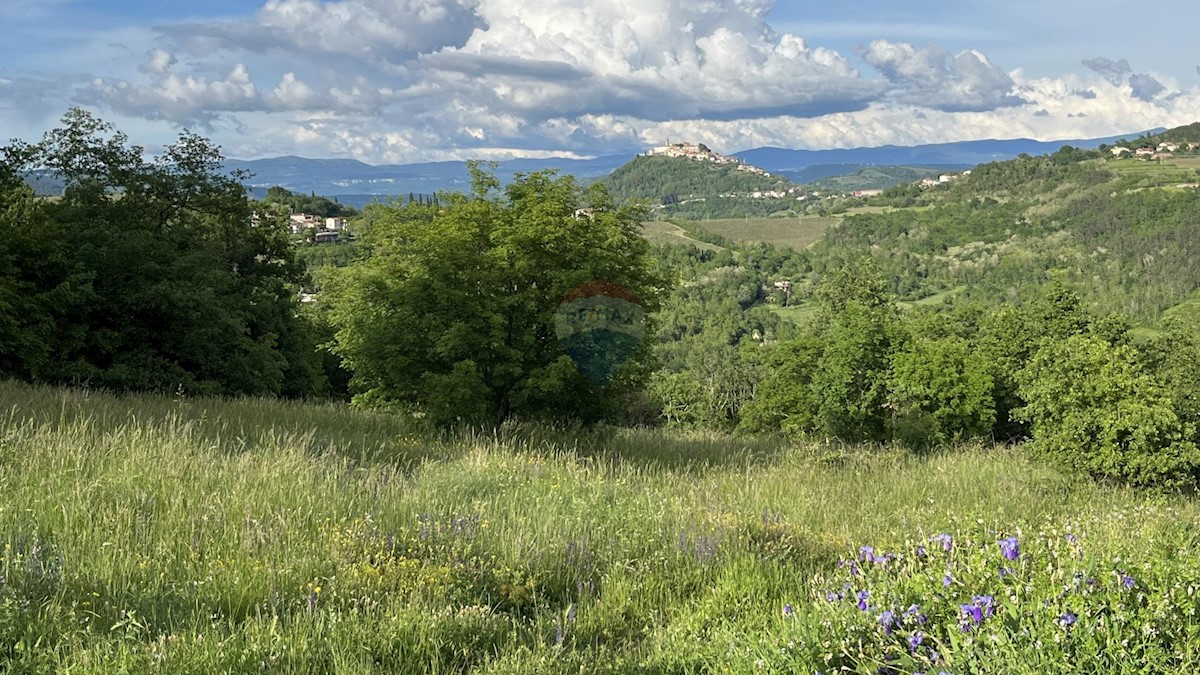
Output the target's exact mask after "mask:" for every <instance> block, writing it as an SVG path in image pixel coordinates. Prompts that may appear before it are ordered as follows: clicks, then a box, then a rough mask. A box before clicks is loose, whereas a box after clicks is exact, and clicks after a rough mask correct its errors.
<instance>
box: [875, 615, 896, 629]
mask: <svg viewBox="0 0 1200 675" xmlns="http://www.w3.org/2000/svg"><path fill="white" fill-rule="evenodd" d="M879 625H881V626H883V632H884V633H885V634H887V635H891V634H892V628H893V627H894V626H895V625H896V615H895V614H893V613H892V612H891V611H885V612H883V613H882V614H880V615H879Z"/></svg>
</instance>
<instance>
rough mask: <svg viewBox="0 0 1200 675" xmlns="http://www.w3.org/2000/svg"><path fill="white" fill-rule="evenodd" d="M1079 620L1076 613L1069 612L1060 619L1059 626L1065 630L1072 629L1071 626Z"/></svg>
mask: <svg viewBox="0 0 1200 675" xmlns="http://www.w3.org/2000/svg"><path fill="white" fill-rule="evenodd" d="M1078 620H1079V617H1078V616H1077V615H1076V614H1075V612H1072V611H1070V610H1068V611H1067V613H1066V614H1063V615H1062V616H1060V617H1058V625H1060V626H1062V627H1063V628H1070V627H1071V626H1074V625H1075V622H1076V621H1078Z"/></svg>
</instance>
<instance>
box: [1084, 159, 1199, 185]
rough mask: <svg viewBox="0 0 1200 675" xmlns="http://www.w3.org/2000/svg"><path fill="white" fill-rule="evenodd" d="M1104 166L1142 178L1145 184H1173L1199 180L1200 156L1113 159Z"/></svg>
mask: <svg viewBox="0 0 1200 675" xmlns="http://www.w3.org/2000/svg"><path fill="white" fill-rule="evenodd" d="M1105 167H1106V168H1108V169H1110V170H1112V171H1115V172H1116V173H1117V174H1118V175H1120V176H1122V177H1135V178H1139V179H1142V180H1143V181H1144V182H1145V183H1146V184H1147V186H1167V187H1170V186H1173V185H1176V184H1179V183H1192V182H1197V181H1200V156H1180V157H1175V158H1172V159H1167V160H1162V161H1159V160H1141V159H1113V160H1109V161H1108V162H1107V163H1106V164H1105Z"/></svg>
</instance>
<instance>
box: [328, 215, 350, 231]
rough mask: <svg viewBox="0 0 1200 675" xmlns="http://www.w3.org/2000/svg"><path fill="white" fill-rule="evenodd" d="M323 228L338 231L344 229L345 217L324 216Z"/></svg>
mask: <svg viewBox="0 0 1200 675" xmlns="http://www.w3.org/2000/svg"><path fill="white" fill-rule="evenodd" d="M325 229H326V230H329V231H330V232H339V231H342V230H345V229H346V219H345V218H326V219H325Z"/></svg>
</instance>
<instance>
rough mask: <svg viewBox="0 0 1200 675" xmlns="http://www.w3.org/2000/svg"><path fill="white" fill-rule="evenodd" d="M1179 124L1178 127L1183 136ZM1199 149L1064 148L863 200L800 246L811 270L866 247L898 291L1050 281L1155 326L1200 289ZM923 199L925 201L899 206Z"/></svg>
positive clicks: (926, 293)
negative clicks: (860, 209) (1131, 152)
mask: <svg viewBox="0 0 1200 675" xmlns="http://www.w3.org/2000/svg"><path fill="white" fill-rule="evenodd" d="M1188 133H1189V132H1188V131H1186V130H1185V131H1179V132H1177V133H1176V134H1175V135H1186V134H1188ZM1197 183H1200V154H1192V153H1184V152H1179V153H1175V155H1174V156H1172V157H1169V158H1163V159H1160V160H1155V161H1146V160H1138V159H1117V158H1113V157H1111V156H1110V155H1109V154H1108V153H1104V152H1100V151H1095V150H1079V149H1071V150H1068V149H1063V150H1060V151H1058V152H1056V153H1054V154H1052V155H1047V156H1041V157H1022V158H1018V159H1013V160H1007V161H1003V162H990V163H986V164H982V165H980V166H977V167H975V169H974V170H973V171H972V172H971V174H970V175H966V176H962V177H961V178H959V179H958V180H955V181H952V182H951V183H948V184H945V185H939V186H937V187H933V188H929V189H921V188H919V187H918V186H915V185H904V186H900V187H897V188H894V189H892V190H889V191H888V192H886V193H885V194H884V195H883V197H881V198H879V199H876V200H872V203H877V204H878V205H879V206H891V207H901V208H899V210H896V211H893V212H890V213H889V212H882V211H883V209H879V210H880V212H877V213H864V214H861V215H853V216H848V217H846V218H845V219H843V220H842V222H841V224H840V225H839V226H837V227H833V228H831V229H829V230H828V231H827V232H826V234H825V236H824V237H823V238H822V240H821V241H819V242H817V243H816V244H815V245H814V246H812V247H811V248H809V249H808V250H806V251H804V255H805V256H807V258H808V262H807V263H806V264H807V267H808V268H809V269H810V270H811V274H812V275H813V278H814V279H817V278H820V277H821V276H822V275H824V274H827V273H829V272H831V271H833V270H836V269H839V268H840V267H841V266H843V265H845V264H846V263H847V262H848V261H850V260H854V259H856V258H858V257H861V256H870V257H872V258H873V259H874V260H875V261H876V263H877V264H878V265H879V266H880V267H881V269H882V270H883V272H884V274H885V276H886V277H887V278H888V279H889V283H890V284H891V287H892V290H893V291H894V292H895V293H897V294H898V295H899V296H900V297H901V298H902V299H905V300H920V299H922V298H926V297H931V296H935V295H937V294H939V293H943V292H946V291H950V290H952V289H961V292H960V293H956V297H955V301H980V302H985V303H986V302H995V301H996V300H997V299H998V298H1009V299H1018V298H1020V297H1022V296H1024V295H1025V294H1026V293H1028V292H1031V291H1032V290H1033V289H1035V288H1037V287H1038V286H1040V285H1042V284H1043V283H1045V282H1046V281H1047V280H1048V279H1051V278H1056V279H1059V280H1061V281H1063V282H1065V283H1067V284H1068V285H1071V286H1073V287H1074V288H1075V289H1076V290H1078V291H1079V292H1080V293H1081V294H1082V295H1083V296H1084V297H1086V298H1087V299H1088V300H1089V301H1090V302H1091V304H1092V305H1093V308H1094V309H1095V310H1097V311H1099V312H1102V313H1109V312H1120V313H1123V314H1125V315H1128V316H1129V317H1131V318H1132V319H1134V320H1135V321H1136V322H1138V323H1140V324H1142V325H1145V326H1154V325H1156V324H1157V323H1158V322H1159V321H1160V319H1161V318H1162V316H1163V314H1164V312H1165V311H1166V310H1168V309H1169V308H1171V307H1173V306H1175V305H1178V304H1179V303H1181V302H1184V301H1186V300H1188V299H1189V298H1191V297H1193V295H1192V294H1193V293H1194V292H1195V291H1196V290H1197V289H1200V216H1198V215H1197V214H1200V189H1196V188H1194V187H1189V186H1192V185H1195V184H1197ZM906 206H922V207H924V208H922V209H912V208H903V207H906Z"/></svg>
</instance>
